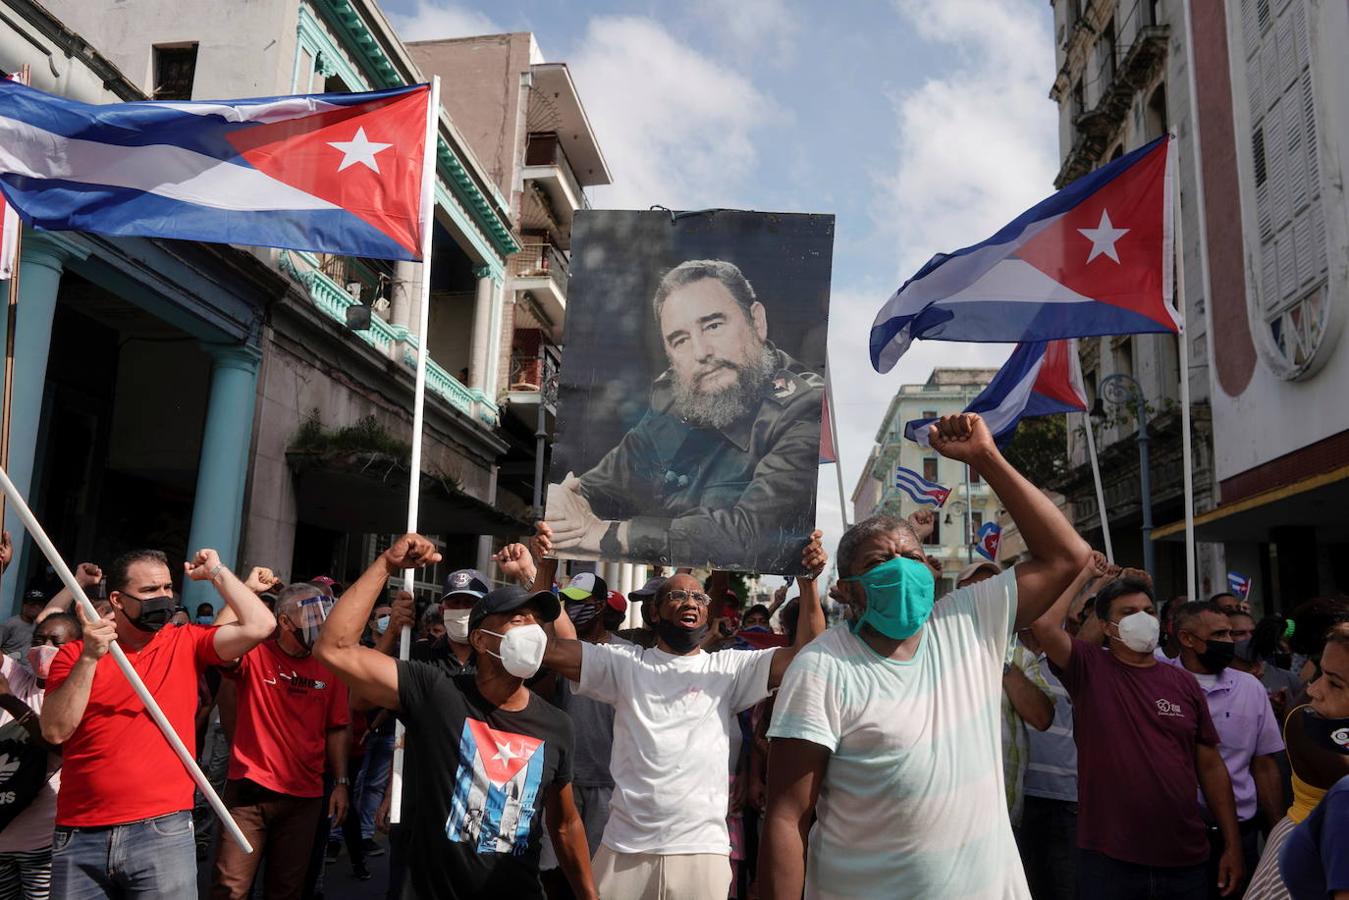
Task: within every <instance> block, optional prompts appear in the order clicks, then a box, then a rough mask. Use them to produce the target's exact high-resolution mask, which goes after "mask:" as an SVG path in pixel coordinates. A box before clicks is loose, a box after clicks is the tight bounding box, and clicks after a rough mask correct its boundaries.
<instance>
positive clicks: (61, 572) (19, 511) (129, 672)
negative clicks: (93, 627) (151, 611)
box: [0, 468, 253, 853]
mask: <svg viewBox="0 0 1349 900" xmlns="http://www.w3.org/2000/svg"><path fill="white" fill-rule="evenodd" d="M0 489H3V490H4V493H5V496H6V497H7V498H9V502H10V503H12V504H14V512H15V514H16V515H18V517H19V521H21V522H23V527H24V528H27V529H28V533H29V534H30V535H32V536H33V541H34V543H36V544H37V545H38V548H39V549H40V550H41V551H42V554H43V555H44V556H46V557H47V561H48V562H50V563H51V564H52V568H53V569H55V570H56V574H57V575H58V576H60V578H61V583H62V584H64V585H65V586H66V589H67V590H69V591H70V592H71V593H72V594H74V595H75V602H76V603H78V604H79V605H80V611H81V612H83V613H84V615H85V617H86V618H87V619H89V620H90V621H94V620H97V619H98V618H99V615H98V610H96V609H94V605H93V604H92V603H90V602H89V598H88V597H87V596H86V595H85V593H84V588H82V587H80V583H79V582H78V581H76V580H75V575H74V574H73V573H72V572H71V571H70V567H69V566H67V565H66V561H65V560H63V559H62V558H61V554H59V553H57V552H56V547H55V546H53V544H52V542H51V538H49V537H47V532H45V531H43V530H42V526H41V525H40V524H38V520H37V519H36V518H35V517H34V516H33V511H32V510H31V509H29V508H28V504H27V503H25V502H24V499H23V497H21V496H20V495H19V489H18V488H16V487H15V486H14V482H12V481H10V480H9V473H8V472H6V471H5V470H4V469H3V468H0ZM108 650H109V652H110V653H111V654H112V658H113V661H114V662H116V663H117V668H119V669H121V670H122V674H123V675H124V676H126V680H127V681H129V682H131V688H132V690H134V691H135V692H136V696H137V697H140V698H141V703H143V704H145V710H146V712H148V713H149V714H150V718H152V719H154V720H155V724H156V725H158V726H159V730H160V731H161V732H162V733H163V734H164V739H165V740H167V741H168V742H169V746H170V747H172V748H173V752H174V753H176V754H177V755H178V759H179V761H181V762H182V764H183V766H185V767H186V768H187V773H188V774H189V775H191V776H192V780H193V781H195V782H196V783H197V787H198V788H199V789H200V790H201V792H202V794H203V795H204V796H205V797H206V800H207V801H208V802H209V803H210V804H211V809H213V810H215V814H216V815H217V816H218V817H219V818H220V821H221V823H222V824H224V826H225V828H226V829H227V830H228V831H229V833H230V837H232V838H233V839H234V842H235V843H236V844H238V845H239V847H240V848H241V849H242V850H243V851H244V852H245V853H252V852H253V845H252V844H250V843H249V842H248V838H246V837H244V833H243V832H242V831H240V830H239V825H238V823H236V822H235V821H234V817H233V816H231V815H230V814H229V810H227V809H225V804H224V803H222V802H220V797H219V796H218V795H217V794H216V792H215V788H213V787H211V782H210V781H208V780H207V779H206V776H205V775H204V774H203V773H202V771H201V767H200V766H198V765H197V761H196V760H195V759H193V758H192V754H191V753H189V752H188V751H187V747H186V746H184V745H183V740H182V738H180V737H178V732H176V731H174V730H173V726H172V725H170V724H169V720H168V719H167V718H166V717H165V716H164V711H163V710H162V709H160V708H159V704H158V703H156V702H155V698H154V697H153V696H152V695H151V694H150V691H149V690H148V689H147V688H146V687H145V682H143V681H141V677H140V675H138V674H137V673H136V670H135V669H133V668H132V667H131V662H130V661H129V660H128V659H127V658H126V654H125V653H123V652H122V648H121V646H120V645H119V644H118V643H117V641H116V640H115V639H114V640H113V641H112V643H111V644H109V645H108Z"/></svg>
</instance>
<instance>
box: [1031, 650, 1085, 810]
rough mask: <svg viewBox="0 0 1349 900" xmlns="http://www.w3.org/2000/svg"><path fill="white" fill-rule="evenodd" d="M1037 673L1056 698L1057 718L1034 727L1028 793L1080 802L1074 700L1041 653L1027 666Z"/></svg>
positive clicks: (1055, 709) (1037, 682)
mask: <svg viewBox="0 0 1349 900" xmlns="http://www.w3.org/2000/svg"><path fill="white" fill-rule="evenodd" d="M1031 672H1034V673H1035V676H1036V677H1035V678H1033V679H1032V680H1035V682H1036V684H1039V685H1042V686H1043V687H1044V688H1045V689H1046V690H1047V691H1048V692H1049V696H1050V697H1051V698H1052V699H1053V701H1054V722H1053V724H1052V725H1050V726H1049V728H1048V730H1046V731H1032V732H1030V733H1029V734H1028V735H1027V737H1028V738H1029V739H1030V762H1029V763H1028V764H1027V765H1026V783H1025V789H1026V796H1027V797H1041V798H1043V799H1046V800H1066V801H1068V802H1069V803H1076V802H1077V744H1076V743H1074V742H1073V701H1072V700H1071V699H1070V698H1069V697H1068V691H1067V690H1066V689H1065V688H1064V686H1063V684H1062V682H1060V681H1059V680H1058V678H1056V677H1055V676H1054V673H1053V672H1051V671H1050V670H1049V666H1047V665H1045V655H1044V654H1043V653H1041V654H1040V655H1039V657H1038V658H1037V659H1036V660H1035V662H1033V663H1032V664H1031V668H1029V669H1027V670H1026V674H1027V676H1030V674H1031Z"/></svg>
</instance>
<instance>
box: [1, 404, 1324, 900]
mask: <svg viewBox="0 0 1349 900" xmlns="http://www.w3.org/2000/svg"><path fill="white" fill-rule="evenodd" d="M931 442H932V446H933V448H934V449H935V450H936V451H937V452H938V453H941V454H942V455H944V456H946V457H948V458H951V459H954V460H957V461H959V462H962V463H966V464H968V465H969V466H970V467H971V469H973V470H974V471H975V472H976V473H977V474H978V475H979V477H980V478H981V479H982V480H983V481H985V482H986V483H987V484H988V485H989V486H990V487H991V488H992V490H993V491H994V492H996V494H997V496H998V498H999V500H1000V502H1001V503H1002V505H1003V506H1004V507H1005V508H1006V509H1007V511H1008V513H1009V514H1010V516H1011V518H1012V520H1013V521H1014V522H1015V524H1016V526H1017V528H1018V530H1019V531H1020V534H1021V536H1022V538H1023V539H1024V541H1025V545H1026V552H1025V553H1024V554H1023V555H1022V557H1021V558H1020V560H1019V561H1018V562H1017V563H1016V565H1014V566H1011V567H1009V568H1007V569H1006V570H1003V569H1002V568H1001V567H999V566H998V565H997V564H995V563H991V562H983V563H978V564H974V565H971V566H970V567H969V568H968V569H966V570H965V571H963V572H961V573H960V575H959V577H958V578H957V580H956V587H955V589H954V590H952V591H950V592H949V593H946V594H945V595H944V596H940V597H939V596H937V590H936V585H937V575H939V571H937V572H934V567H933V561H932V560H931V559H930V558H929V557H928V556H927V555H926V554H925V552H924V549H923V548H924V540H925V539H926V538H927V537H928V535H929V533H930V531H931V529H932V527H933V519H932V516H931V514H930V513H920V514H915V515H914V516H912V517H910V518H909V519H907V520H899V519H894V518H890V517H887V516H876V517H873V518H870V519H867V520H865V521H862V522H859V523H858V524H856V525H854V526H852V527H851V528H849V529H848V530H847V532H846V533H845V534H844V535H843V537H842V539H841V540H840V542H839V544H838V547H837V551H836V566H837V572H838V576H839V578H838V582H837V583H836V584H835V585H834V586H833V588H832V589H831V590H830V591H829V596H830V597H832V598H833V600H834V605H836V607H837V609H838V610H840V611H841V618H842V620H843V621H841V622H838V623H836V624H835V625H834V626H833V627H829V623H828V620H827V615H826V605H827V604H826V602H825V599H824V598H823V597H822V596H821V594H822V591H821V587H820V586H817V583H816V576H818V575H820V574H821V573H823V572H824V571H825V569H826V567H827V565H828V562H829V561H828V557H827V555H826V553H825V551H824V549H823V547H822V545H821V535H820V534H819V533H818V532H816V533H815V534H813V535H811V536H810V537H809V539H808V540H807V541H806V543H805V546H804V547H802V548H801V550H800V568H801V570H802V571H804V572H805V573H807V574H806V575H804V576H802V577H799V578H797V579H796V580H795V581H796V585H797V592H798V596H796V597H795V598H793V599H791V600H790V601H789V600H788V596H789V590H788V588H787V587H785V586H784V587H783V588H782V589H780V590H779V591H778V593H777V594H776V595H775V596H774V598H773V601H772V603H771V604H756V605H752V606H750V607H748V608H742V606H743V604H742V602H741V598H740V597H739V596H737V594H736V593H735V592H734V591H733V590H731V588H730V579H729V575H728V574H727V573H722V572H714V573H712V574H711V576H710V577H708V578H707V579H706V580H702V579H700V578H698V577H695V575H694V573H693V572H692V571H690V570H683V569H681V570H677V571H674V572H672V573H669V574H658V575H657V576H655V577H653V578H651V579H650V580H649V581H648V582H647V583H646V584H644V585H643V586H642V587H641V588H639V589H638V590H636V591H633V592H632V593H631V594H629V595H628V596H627V597H624V596H622V595H621V594H620V593H618V592H616V591H613V590H610V588H609V586H608V585H607V584H606V583H605V581H604V579H603V578H602V577H601V576H600V575H599V574H596V573H595V572H593V571H576V572H574V573H573V574H572V575H571V576H570V577H565V576H561V575H560V572H559V569H560V567H559V563H558V561H557V560H556V559H555V558H554V556H553V545H552V537H553V536H552V534H551V532H550V530H549V528H548V527H547V526H546V525H542V524H541V525H540V526H539V528H538V530H537V532H536V533H535V534H534V535H532V536H530V538H529V539H528V542H527V543H526V544H511V545H509V546H507V547H505V548H503V549H502V550H501V551H500V552H499V553H498V554H496V556H495V557H494V562H495V564H496V568H497V570H498V571H499V572H500V575H501V579H502V581H501V583H494V582H493V581H492V580H491V579H489V578H488V577H487V576H485V575H484V574H483V573H481V572H479V571H476V570H474V569H469V568H461V569H458V570H455V571H452V572H451V573H450V574H449V575H448V576H447V577H446V578H445V582H444V585H443V590H442V591H441V593H440V595H439V597H438V599H434V600H431V601H430V602H429V603H427V602H423V603H421V604H419V603H418V601H417V600H416V599H415V598H414V597H413V596H412V595H411V594H408V593H406V592H403V591H401V590H398V589H397V588H396V587H391V585H390V583H389V582H390V579H396V580H398V581H399V582H400V583H401V576H402V575H403V574H404V573H405V572H406V571H407V570H409V569H417V568H422V567H426V566H431V565H434V564H436V563H439V562H440V561H441V558H440V553H439V551H438V550H437V548H436V544H435V543H434V542H432V541H431V540H429V539H428V538H425V537H423V536H421V535H417V534H408V535H404V536H403V537H401V538H399V539H397V540H396V541H394V542H393V543H392V545H391V546H390V547H389V548H388V549H387V550H385V551H384V552H383V553H382V554H380V555H379V557H378V558H377V559H376V560H375V561H374V563H373V564H372V565H371V566H370V567H369V568H368V569H367V570H366V571H365V572H364V573H363V574H361V575H360V576H359V577H358V578H357V579H356V580H355V581H354V582H352V583H351V584H350V585H349V586H344V585H342V584H339V583H337V582H335V581H333V580H332V579H331V578H328V577H318V578H314V579H311V580H310V581H297V582H294V583H291V584H282V583H281V582H280V580H279V579H278V578H277V577H276V576H275V575H274V574H273V572H272V571H271V570H269V569H266V568H261V567H259V568H254V569H253V570H252V571H251V572H249V573H248V575H247V577H245V578H243V579H240V578H239V577H237V576H236V575H235V574H234V573H233V572H232V571H231V570H230V569H229V568H228V567H227V566H225V565H224V564H223V563H222V562H221V560H220V559H219V557H218V555H217V554H216V553H215V552H214V551H212V550H209V549H203V550H201V551H199V552H198V553H196V554H195V555H194V556H193V557H192V558H191V559H190V560H188V561H187V562H185V563H183V564H182V575H181V577H182V578H187V579H191V580H194V581H198V582H202V583H205V584H209V585H211V586H212V587H213V588H214V590H215V591H216V593H217V594H218V596H219V601H220V602H219V604H218V605H216V604H207V603H203V604H200V605H198V606H197V607H196V608H195V609H193V610H192V611H191V612H189V611H188V610H187V609H185V608H183V605H182V603H181V598H180V596H179V595H178V593H177V592H176V585H177V584H178V583H179V581H180V578H177V577H175V573H174V572H173V571H172V567H171V563H170V561H169V560H168V559H167V558H166V557H165V555H164V554H163V553H161V552H158V551H155V550H142V551H136V552H132V553H128V554H125V555H123V556H122V557H120V558H118V559H117V560H114V561H112V562H110V563H109V564H108V565H107V568H106V569H104V568H101V567H100V566H99V565H94V564H91V563H82V564H80V565H79V566H78V567H77V568H76V570H75V577H76V580H77V582H78V584H79V586H80V587H81V588H82V589H83V590H84V591H85V592H86V593H87V594H88V595H89V596H90V597H91V599H93V600H94V601H95V610H96V612H97V613H98V616H97V617H91V616H89V615H87V614H86V613H85V612H84V611H83V607H82V606H74V608H73V611H72V605H73V604H72V601H73V600H74V597H73V596H72V594H71V593H70V591H68V590H65V589H62V590H60V591H54V592H53V591H44V590H41V589H37V590H34V591H30V592H25V593H24V594H23V595H22V604H21V607H20V611H19V613H18V614H17V615H15V616H14V617H13V618H11V619H9V620H8V621H6V622H4V623H3V624H0V647H3V651H4V656H3V657H0V898H8V897H24V898H26V900H40V898H45V897H47V896H52V897H60V898H92V897H187V896H192V895H193V894H194V893H196V892H197V891H198V890H199V885H208V887H206V888H205V890H206V892H207V893H209V895H210V896H211V897H213V898H222V900H223V898H245V897H251V896H262V897H266V898H300V897H306V898H308V897H318V896H322V895H323V894H324V893H325V889H324V873H325V869H327V868H328V867H329V866H331V865H336V864H339V863H341V860H342V854H343V852H344V851H345V854H346V857H347V859H346V864H347V865H349V866H350V868H351V871H352V873H353V874H354V875H355V876H356V877H357V878H360V879H368V878H370V877H371V872H370V868H369V866H368V860H369V858H370V857H371V856H373V855H376V854H381V853H385V852H387V853H388V857H389V858H388V875H389V880H388V886H387V896H389V897H391V898H399V897H402V898H442V897H444V898H460V897H465V898H467V897H498V896H499V897H548V898H550V900H558V898H572V897H575V898H593V897H604V898H620V900H627V898H653V900H666V898H668V900H676V898H722V897H734V898H754V897H763V898H779V900H781V898H790V900H796V898H799V897H802V896H806V897H810V898H828V897H921V898H930V897H1009V898H1012V897H1015V898H1023V897H1033V898H1036V900H1040V898H1056V900H1057V898H1071V897H1078V898H1098V897H1100V898H1129V900H1134V898H1159V900H1161V898H1178V900H1190V898H1193V900H1201V898H1209V897H1240V896H1245V897H1248V898H1253V900H1281V898H1304V897H1305V898H1311V897H1346V896H1349V598H1346V597H1327V598H1318V599H1315V600H1312V601H1310V602H1306V603H1303V604H1301V605H1299V606H1297V607H1296V608H1295V609H1294V610H1293V612H1292V613H1291V614H1290V615H1288V616H1286V617H1283V616H1279V617H1273V616H1271V617H1267V618H1264V619H1260V620H1259V621H1257V620H1255V619H1254V618H1252V615H1251V612H1250V610H1249V608H1248V607H1247V605H1246V603H1245V601H1244V600H1242V599H1241V598H1238V597H1235V596H1232V595H1230V594H1220V595H1217V596H1215V597H1212V598H1210V599H1209V600H1207V601H1202V602H1201V601H1194V600H1192V599H1191V598H1186V597H1179V598H1173V599H1171V600H1170V601H1169V602H1168V603H1166V604H1165V605H1164V606H1162V607H1161V608H1159V606H1158V603H1157V600H1156V597H1155V596H1154V588H1153V584H1152V582H1151V580H1150V578H1149V577H1148V575H1147V573H1145V572H1141V571H1138V570H1132V569H1121V568H1119V567H1117V566H1115V565H1113V564H1112V563H1110V562H1109V561H1108V560H1106V558H1105V557H1104V556H1102V555H1101V554H1100V553H1096V552H1093V551H1092V550H1091V549H1090V547H1089V546H1088V545H1087V544H1086V543H1085V542H1084V541H1083V540H1082V538H1081V537H1080V536H1079V535H1077V534H1076V533H1075V532H1074V531H1073V529H1072V527H1071V526H1070V525H1069V523H1068V521H1067V520H1066V519H1065V518H1064V516H1063V515H1062V514H1061V513H1060V512H1059V511H1058V509H1057V508H1056V507H1055V506H1054V504H1053V503H1052V502H1051V501H1049V500H1048V499H1047V498H1046V496H1045V495H1044V494H1043V493H1042V492H1041V491H1040V490H1039V489H1038V488H1036V487H1035V486H1033V485H1032V484H1030V483H1029V482H1028V481H1027V480H1026V479H1025V478H1024V477H1022V476H1021V475H1020V474H1019V473H1018V472H1017V471H1016V470H1015V469H1014V468H1013V467H1012V466H1011V465H1010V464H1009V463H1008V462H1007V461H1006V459H1005V458H1004V457H1003V456H1002V455H1001V454H1000V453H999V451H998V450H997V447H996V446H995V444H994V443H993V441H992V439H991V437H990V436H989V433H988V429H987V427H986V426H985V425H984V424H983V422H982V421H981V420H980V419H979V417H978V416H973V415H959V416H951V417H946V418H943V419H941V420H940V421H939V422H938V423H937V424H936V425H935V426H934V427H933V431H932V434H931ZM11 555H12V547H11V542H10V539H9V536H8V535H4V536H3V537H2V538H0V566H3V565H7V564H8V562H9V561H10V557H11ZM49 594H51V596H49ZM630 604H633V605H635V606H636V607H637V608H638V610H639V613H640V621H641V625H640V626H638V627H633V628H623V627H622V625H623V624H624V622H625V621H626V620H627V619H628V618H629V616H628V615H627V611H628V609H629V605H630ZM404 627H408V628H411V629H413V630H414V631H415V634H416V640H415V641H414V642H413V644H412V651H411V653H410V654H409V656H410V658H407V659H401V658H399V652H398V645H399V636H400V634H401V633H402V631H403V629H404ZM114 640H115V641H116V643H117V645H118V646H120V647H121V650H122V652H123V653H125V655H126V658H127V659H128V661H129V662H130V663H131V665H132V666H133V667H134V668H135V670H136V672H137V673H138V674H139V676H140V678H141V679H142V680H143V681H144V683H145V685H146V686H147V688H148V689H149V691H150V692H151V694H152V695H153V696H154V697H155V699H156V701H157V702H158V704H159V706H160V707H161V709H162V710H163V712H164V714H165V716H166V717H167V719H168V721H169V724H170V725H171V726H172V728H173V729H174V731H176V732H177V734H178V736H179V737H180V738H181V739H182V741H183V742H184V743H185V744H186V745H187V746H188V747H189V748H190V749H191V750H193V751H194V752H195V753H196V756H197V758H198V760H199V762H200V764H201V767H202V769H203V770H204V771H205V772H206V774H207V776H208V778H209V779H210V780H211V782H212V784H213V785H215V786H216V788H217V790H218V792H219V793H220V795H221V796H222V797H223V800H224V803H225V806H226V807H227V809H228V810H229V812H230V815H231V817H232V818H233V820H234V822H235V823H237V825H238V827H239V829H240V830H241V831H242V832H243V834H244V835H245V836H246V837H247V839H248V841H249V842H250V843H251V844H252V847H253V852H251V853H247V852H244V850H243V849H242V848H241V847H240V846H239V845H238V844H236V843H235V842H234V841H233V840H232V839H231V837H230V835H229V832H228V829H226V828H224V827H222V825H221V824H220V823H219V822H217V821H215V819H214V816H213V814H212V813H211V811H210V809H209V806H207V804H206V803H205V802H204V799H203V798H202V796H201V793H200V791H197V790H196V787H195V785H194V782H193V780H192V778H191V777H190V776H189V774H188V772H187V771H186V770H185V768H184V767H183V765H182V764H181V763H180V762H179V760H178V758H177V757H176V756H175V754H174V752H173V751H172V749H171V748H170V746H169V744H168V742H167V741H166V740H165V739H164V737H163V735H162V734H161V733H160V731H159V729H158V727H157V726H156V724H155V723H154V721H153V720H152V719H151V717H150V716H149V714H148V713H147V712H146V711H145V709H144V707H143V706H142V704H141V702H140V701H139V699H138V698H137V697H136V696H135V694H134V693H133V690H132V687H131V685H130V683H129V682H128V681H127V679H126V678H124V677H123V675H122V674H121V672H119V671H118V670H117V667H116V665H115V662H114V660H113V659H112V658H111V656H110V655H109V649H110V647H111V645H112V643H113V641H114ZM400 722H401V724H402V727H403V729H405V731H404V735H403V751H404V757H403V759H404V764H403V766H402V768H401V771H395V769H396V767H395V766H394V765H393V764H392V760H393V757H394V750H395V746H394V745H395V734H396V725H397V723H400ZM395 803H397V805H398V806H399V807H401V808H400V809H399V814H398V816H397V822H396V823H393V822H391V819H392V818H394V816H393V815H392V809H391V807H393V806H394V805H395ZM380 832H384V833H387V835H388V837H387V841H384V840H383V839H381V838H379V836H378V835H379V834H380ZM386 848H387V849H386ZM327 894H328V896H329V897H336V896H337V894H336V892H334V891H332V890H331V888H330V889H329V890H328V891H327Z"/></svg>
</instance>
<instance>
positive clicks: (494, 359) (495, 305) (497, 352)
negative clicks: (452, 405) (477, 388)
mask: <svg viewBox="0 0 1349 900" xmlns="http://www.w3.org/2000/svg"><path fill="white" fill-rule="evenodd" d="M490 280H491V282H492V288H491V290H492V332H491V339H490V342H489V343H488V345H487V377H486V378H484V379H483V381H484V387H483V389H482V392H483V393H484V394H486V395H487V399H488V400H491V401H492V402H493V403H495V402H496V399H497V392H498V390H499V389H500V385H501V353H502V350H501V338H502V331H503V329H504V328H505V327H506V293H505V282H504V281H502V280H501V279H499V278H497V277H495V276H494V277H493V278H491V279H490Z"/></svg>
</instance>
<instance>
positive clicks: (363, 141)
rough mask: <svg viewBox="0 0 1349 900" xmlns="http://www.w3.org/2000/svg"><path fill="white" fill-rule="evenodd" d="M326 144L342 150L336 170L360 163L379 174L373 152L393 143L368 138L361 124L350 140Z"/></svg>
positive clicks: (377, 151)
mask: <svg viewBox="0 0 1349 900" xmlns="http://www.w3.org/2000/svg"><path fill="white" fill-rule="evenodd" d="M328 146H329V147H332V148H333V149H335V150H341V151H342V164H341V165H340V166H338V167H337V171H339V172H341V171H342V170H343V169H345V168H347V167H348V166H354V165H356V164H357V163H360V164H361V165H363V166H365V167H366V168H367V169H369V170H370V171H372V172H374V173H375V174H376V175H378V174H380V172H379V162H378V161H376V159H375V154H376V153H379V152H380V151H382V150H388V149H389V148H390V147H392V146H393V144H381V143H378V142H376V141H372V140H370V138H368V137H366V136H365V128H364V126H362V127H360V128H357V129H356V136H355V137H353V138H352V139H351V140H349V141H329V142H328Z"/></svg>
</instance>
